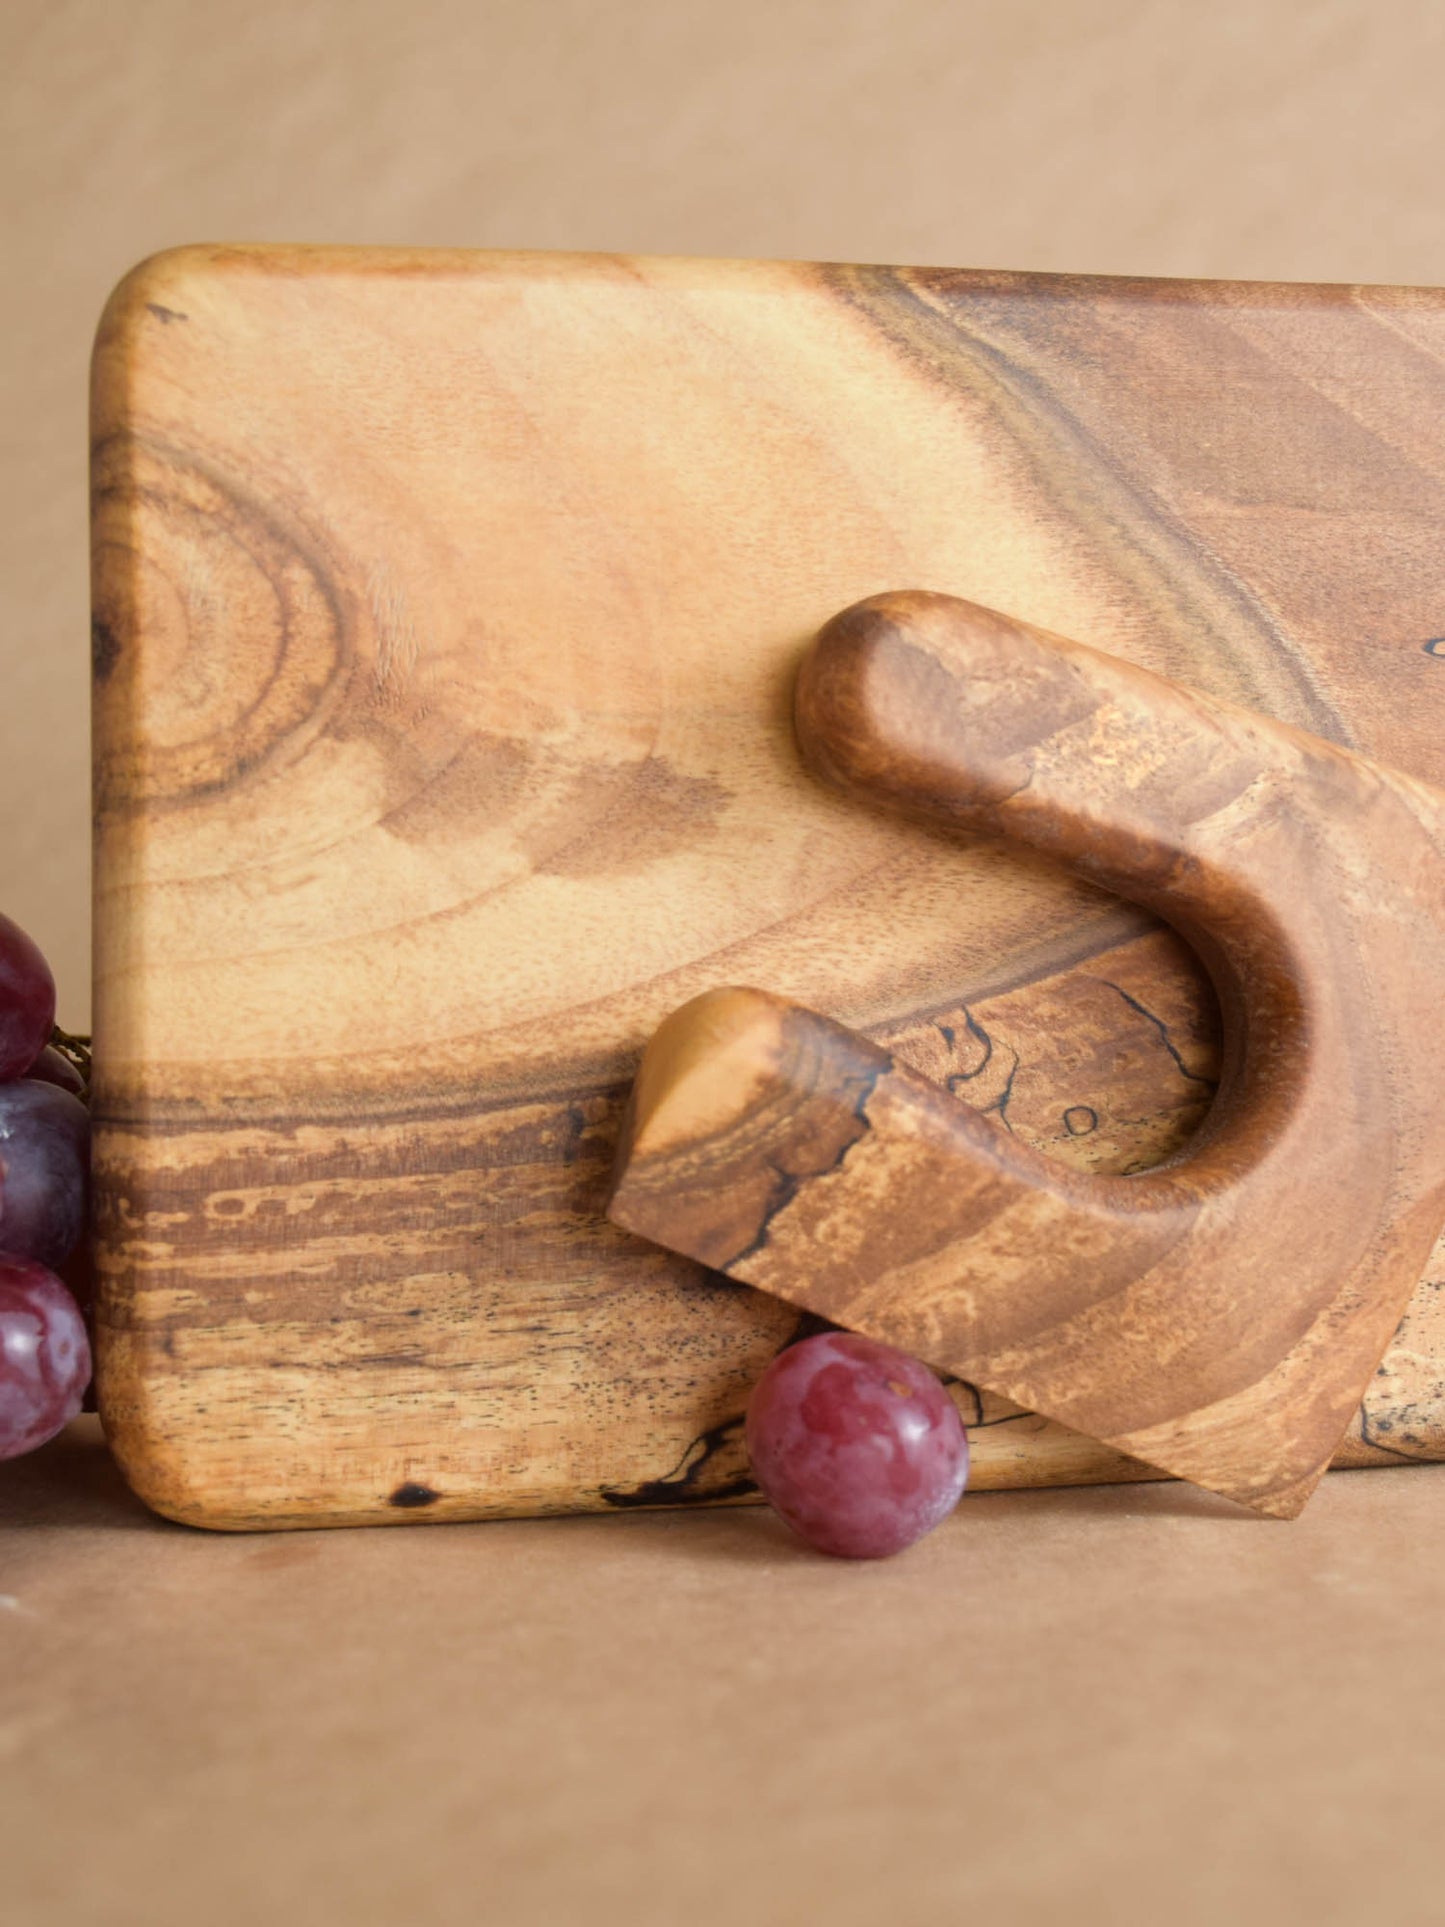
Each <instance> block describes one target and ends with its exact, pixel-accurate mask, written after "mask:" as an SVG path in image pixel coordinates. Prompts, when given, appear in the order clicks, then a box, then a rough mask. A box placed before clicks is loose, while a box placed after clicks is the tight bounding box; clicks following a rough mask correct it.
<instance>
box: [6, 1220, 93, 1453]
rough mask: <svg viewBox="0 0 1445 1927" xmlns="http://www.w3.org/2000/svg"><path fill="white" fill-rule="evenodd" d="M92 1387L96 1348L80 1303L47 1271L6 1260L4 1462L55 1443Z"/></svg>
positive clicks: (16, 1259) (10, 1259)
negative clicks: (78, 1306) (92, 1360)
mask: <svg viewBox="0 0 1445 1927" xmlns="http://www.w3.org/2000/svg"><path fill="white" fill-rule="evenodd" d="M89 1383H90V1344H89V1341H88V1340H87V1338H86V1336H85V1320H84V1319H83V1318H82V1317H81V1315H80V1313H79V1311H78V1310H77V1309H76V1304H75V1300H74V1299H73V1298H72V1297H71V1295H70V1293H69V1292H68V1291H67V1290H66V1289H65V1287H64V1285H62V1284H61V1282H60V1280H59V1279H58V1278H57V1277H56V1276H55V1274H54V1273H53V1272H50V1271H47V1270H46V1269H45V1267H44V1265H33V1264H29V1263H27V1262H26V1261H25V1260H24V1259H23V1258H0V1459H15V1458H19V1456H20V1454H21V1453H22V1452H33V1451H34V1450H35V1448H36V1446H37V1445H44V1443H45V1441H46V1440H47V1439H50V1438H54V1436H55V1434H56V1433H57V1432H58V1431H59V1430H60V1428H61V1427H62V1426H63V1425H66V1424H68V1423H69V1421H70V1420H71V1419H73V1418H74V1417H75V1415H76V1413H77V1412H78V1411H79V1410H80V1402H81V1399H82V1398H83V1397H84V1395H85V1388H86V1386H87V1385H88V1384H89Z"/></svg>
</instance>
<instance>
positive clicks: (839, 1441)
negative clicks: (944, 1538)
mask: <svg viewBox="0 0 1445 1927" xmlns="http://www.w3.org/2000/svg"><path fill="white" fill-rule="evenodd" d="M747 1444H748V1453H749V1456H750V1457H751V1459H752V1463H753V1477H754V1478H755V1479H756V1480H757V1482H758V1484H759V1485H760V1486H761V1488H762V1491H763V1495H764V1497H765V1498H766V1499H768V1500H769V1502H770V1503H771V1504H772V1505H773V1506H774V1507H775V1508H776V1509H777V1511H778V1512H780V1513H781V1514H782V1516H783V1518H784V1519H786V1520H787V1522H788V1524H789V1525H790V1526H791V1527H792V1528H793V1530H794V1532H796V1533H797V1534H798V1535H799V1537H800V1538H803V1539H806V1540H807V1541H808V1543H809V1545H812V1546H816V1547H817V1548H818V1550H819V1551H820V1552H831V1553H834V1554H836V1555H837V1556H838V1557H839V1558H841V1559H883V1558H886V1557H887V1556H888V1554H889V1553H893V1552H902V1550H903V1549H904V1547H905V1546H911V1545H912V1544H913V1542H914V1540H915V1539H921V1538H922V1537H923V1535H924V1533H925V1532H931V1531H932V1530H933V1528H934V1527H935V1526H936V1525H937V1524H938V1522H939V1520H940V1519H944V1518H946V1517H947V1516H948V1514H949V1513H950V1512H952V1510H953V1508H954V1507H955V1506H956V1505H957V1504H958V1501H959V1499H960V1498H961V1497H962V1495H963V1488H964V1485H965V1484H966V1483H967V1480H968V1434H967V1433H966V1432H965V1431H964V1429H963V1421H962V1419H960V1417H959V1416H958V1410H957V1408H956V1407H955V1405H954V1403H953V1401H952V1400H951V1399H950V1398H949V1396H948V1394H947V1392H945V1391H944V1389H943V1387H942V1386H941V1385H940V1384H939V1382H938V1380H937V1379H936V1378H935V1377H934V1375H933V1373H932V1372H931V1371H929V1369H928V1367H927V1366H926V1365H920V1364H919V1363H918V1361H917V1359H913V1358H909V1357H908V1355H907V1354H906V1353H904V1352H897V1351H894V1350H893V1349H892V1347H891V1346H888V1345H877V1344H875V1343H874V1342H873V1340H872V1339H871V1338H859V1337H856V1336H855V1335H854V1334H853V1333H852V1332H821V1333H820V1334H819V1335H818V1336H817V1337H816V1338H806V1339H804V1340H803V1342H802V1344H800V1345H792V1346H790V1347H789V1348H788V1350H787V1351H785V1352H780V1353H779V1355H778V1356H777V1357H776V1358H775V1359H774V1360H773V1362H772V1364H771V1365H770V1366H769V1367H768V1369H767V1370H766V1371H765V1372H764V1373H763V1375H762V1377H761V1378H760V1379H759V1380H758V1383H757V1385H756V1387H755V1388H754V1390H753V1396H752V1400H751V1402H750V1404H749V1406H748V1418H747Z"/></svg>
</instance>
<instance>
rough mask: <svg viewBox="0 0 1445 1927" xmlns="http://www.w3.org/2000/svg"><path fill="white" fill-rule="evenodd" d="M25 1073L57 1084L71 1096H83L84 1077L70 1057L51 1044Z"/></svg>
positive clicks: (40, 1080)
mask: <svg viewBox="0 0 1445 1927" xmlns="http://www.w3.org/2000/svg"><path fill="white" fill-rule="evenodd" d="M25 1075H26V1076H27V1077H33V1078H35V1079H37V1080H38V1081H39V1082H40V1083H42V1084H58V1085H59V1086H60V1088H61V1090H63V1091H69V1092H70V1094H71V1096H72V1097H84V1096H85V1079H84V1078H83V1077H82V1076H81V1074H80V1072H79V1071H78V1070H77V1069H76V1068H75V1066H74V1064H72V1063H71V1061H70V1059H69V1058H68V1057H66V1056H65V1055H64V1054H63V1053H62V1052H60V1051H58V1050H57V1049H56V1048H55V1046H54V1045H53V1044H47V1045H46V1046H45V1049H44V1050H43V1051H41V1053H40V1055H39V1056H38V1057H37V1058H36V1060H35V1062H34V1063H33V1064H32V1065H31V1066H30V1069H29V1070H28V1071H26V1073H25Z"/></svg>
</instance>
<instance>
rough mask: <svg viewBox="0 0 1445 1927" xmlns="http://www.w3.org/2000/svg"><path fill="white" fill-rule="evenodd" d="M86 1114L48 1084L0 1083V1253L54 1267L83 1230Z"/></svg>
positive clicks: (76, 1101) (77, 1103)
mask: <svg viewBox="0 0 1445 1927" xmlns="http://www.w3.org/2000/svg"><path fill="white" fill-rule="evenodd" d="M89 1151H90V1113H89V1112H88V1111H87V1110H86V1108H85V1106H84V1105H83V1104H82V1103H81V1102H80V1101H79V1099H78V1098H74V1097H72V1096H71V1095H70V1093H69V1091H62V1090H61V1089H59V1087H58V1086H56V1085H54V1084H42V1083H40V1082H39V1081H38V1080H36V1079H34V1078H28V1077H26V1078H21V1079H20V1081H19V1082H18V1083H15V1084H0V1252H7V1253H9V1255H10V1256H11V1257H15V1258H34V1259H37V1260H38V1261H39V1263H41V1264H43V1265H58V1264H60V1263H61V1262H62V1261H63V1260H64V1259H65V1258H67V1257H68V1256H69V1255H70V1253H71V1252H72V1251H73V1250H74V1248H75V1243H76V1240H77V1239H78V1238H79V1236H80V1234H81V1232H82V1230H83V1229H84V1227H85V1192H86V1168H87V1164H88V1161H89Z"/></svg>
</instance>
